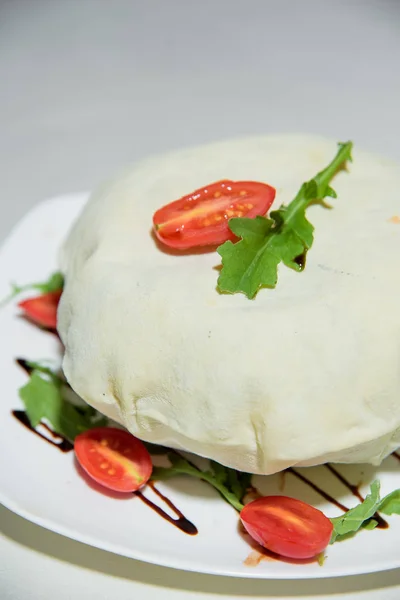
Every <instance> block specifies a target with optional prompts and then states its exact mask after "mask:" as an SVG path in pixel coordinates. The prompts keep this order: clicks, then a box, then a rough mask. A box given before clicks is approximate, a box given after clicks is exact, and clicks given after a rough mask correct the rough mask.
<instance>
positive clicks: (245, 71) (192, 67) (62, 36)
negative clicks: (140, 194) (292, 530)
mask: <svg viewBox="0 0 400 600" xmlns="http://www.w3.org/2000/svg"><path fill="white" fill-rule="evenodd" d="M399 65H400V1H399V0H302V1H300V0H281V1H279V0H264V1H262V0H241V1H239V0H231V1H228V0H214V1H212V0H147V1H146V0H142V1H140V0H125V1H121V0H47V1H45V0H0V181H1V194H0V206H1V217H0V239H2V238H4V237H5V236H6V234H7V232H8V231H9V230H10V228H11V226H12V225H13V224H14V223H16V222H17V220H18V219H19V218H20V217H21V216H22V215H23V214H24V212H26V211H27V210H28V209H29V208H30V207H31V206H33V205H34V204H35V203H37V202H39V201H40V200H42V199H44V198H46V197H50V196H54V195H57V194H63V193H65V192H71V191H80V190H85V189H90V188H92V187H93V186H94V185H96V184H97V183H98V182H99V181H101V180H102V179H104V177H107V176H108V175H110V174H112V173H113V171H115V170H116V169H118V168H119V167H121V166H124V165H126V164H127V163H131V162H133V161H135V160H136V159H138V158H140V157H142V156H144V155H146V154H149V153H152V152H159V151H163V150H167V149H170V148H177V147H180V146H183V145H188V144H195V143H200V142H205V141H210V140H214V139H219V138H223V137H227V136H233V135H236V136H237V135H244V134H252V133H258V132H270V131H273V132H279V131H304V132H316V133H322V134H325V135H329V136H333V137H334V138H335V139H342V140H344V139H348V138H351V139H353V140H355V142H356V143H358V144H360V145H362V146H364V147H366V148H369V149H372V150H375V151H377V152H380V153H385V154H387V155H389V156H392V157H397V158H398V159H400V137H399V133H400V127H399V124H400V119H399V107H400V67H399ZM377 200H378V199H377ZM1 463H2V468H7V461H6V460H5V457H2V460H1ZM27 493H29V491H27ZM0 521H1V526H2V532H3V533H2V537H1V539H0V597H1V598H2V599H3V600H11V599H13V600H16V599H18V600H25V599H27V600H36V599H37V600H39V599H40V600H48V599H50V598H55V597H56V598H57V600H67V599H70V598H71V599H72V598H74V600H76V599H77V598H78V599H79V600H80V599H81V598H85V599H88V600H90V599H91V598H93V599H96V600H106V599H111V598H112V599H118V600H125V599H128V598H129V599H132V598H134V597H140V598H142V599H143V600H147V599H151V600H153V599H154V598H163V599H165V600H170V599H171V600H178V599H181V598H185V599H186V598H187V599H188V600H190V599H191V598H197V599H205V598H208V599H212V598H220V599H222V598H235V599H238V600H240V599H241V598H254V597H271V598H280V599H288V598H313V599H314V600H322V599H328V598H330V599H333V598H336V597H338V596H339V597H340V598H343V599H349V600H350V599H354V600H355V599H358V600H378V599H379V600H382V599H388V600H395V599H396V600H398V598H399V597H400V572H399V571H390V572H386V573H377V574H371V575H366V576H363V577H346V578H340V579H329V580H318V581H317V580H315V581H300V582H293V581H286V582H285V581H246V580H236V579H228V578H223V577H221V578H220V577H212V576H205V575H198V574H189V573H183V572H181V571H174V570H169V569H164V568H160V567H155V566H151V565H146V564H143V563H139V562H136V561H133V560H128V559H125V558H122V557H118V556H115V555H112V554H109V553H107V552H103V551H100V550H97V549H94V548H90V547H87V546H84V545H83V544H79V543H77V542H74V541H71V540H68V539H66V538H63V537H61V536H59V535H56V534H54V533H51V532H48V531H46V530H44V529H41V528H40V527H38V526H36V525H33V524H31V523H29V522H27V521H25V520H24V519H22V518H20V517H18V516H16V515H13V514H12V513H10V512H9V511H8V510H6V509H5V508H0ZM377 552H379V549H377Z"/></svg>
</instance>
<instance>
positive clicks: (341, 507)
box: [287, 467, 349, 512]
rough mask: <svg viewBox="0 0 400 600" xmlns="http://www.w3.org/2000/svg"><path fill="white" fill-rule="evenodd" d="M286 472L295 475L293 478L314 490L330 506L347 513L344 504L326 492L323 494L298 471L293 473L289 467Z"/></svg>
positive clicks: (322, 491) (320, 489) (293, 470)
mask: <svg viewBox="0 0 400 600" xmlns="http://www.w3.org/2000/svg"><path fill="white" fill-rule="evenodd" d="M287 472H288V473H292V474H293V475H295V477H297V478H298V479H301V481H302V482H303V483H305V484H306V485H308V486H309V487H310V488H312V489H313V490H315V491H316V492H317V493H318V494H319V495H320V496H322V497H323V498H325V500H327V501H328V502H330V503H331V504H334V505H335V506H337V507H338V508H340V509H341V510H343V511H344V512H347V511H348V510H349V509H348V508H347V506H345V505H344V504H342V503H341V502H339V500H336V498H334V497H333V496H331V495H330V494H328V493H327V492H325V491H324V490H323V489H322V488H320V487H319V486H318V485H316V484H315V483H313V482H312V481H311V480H310V479H308V477H305V476H304V475H302V474H301V473H299V471H295V469H293V467H290V468H289V469H287Z"/></svg>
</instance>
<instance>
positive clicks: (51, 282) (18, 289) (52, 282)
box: [0, 272, 64, 308]
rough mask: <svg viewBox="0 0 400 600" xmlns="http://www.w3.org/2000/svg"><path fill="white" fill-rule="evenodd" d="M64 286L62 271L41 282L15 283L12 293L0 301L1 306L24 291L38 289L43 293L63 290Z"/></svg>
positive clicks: (12, 285) (12, 286)
mask: <svg viewBox="0 0 400 600" xmlns="http://www.w3.org/2000/svg"><path fill="white" fill-rule="evenodd" d="M63 286H64V277H63V275H62V273H59V272H56V273H53V274H52V275H51V276H50V277H49V279H48V280H47V281H43V282H41V283H28V284H26V285H16V284H15V283H12V284H11V293H10V294H9V295H8V296H7V297H6V298H4V299H3V300H1V301H0V308H2V307H3V306H5V305H6V304H7V303H8V302H11V300H13V299H14V298H15V297H16V296H19V295H20V294H22V292H27V291H29V290H36V291H38V292H40V293H41V294H49V293H50V292H57V291H58V290H62V288H63Z"/></svg>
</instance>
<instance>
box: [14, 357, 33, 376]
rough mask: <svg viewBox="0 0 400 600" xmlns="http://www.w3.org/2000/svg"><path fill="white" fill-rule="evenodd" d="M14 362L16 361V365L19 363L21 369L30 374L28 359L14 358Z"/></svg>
mask: <svg viewBox="0 0 400 600" xmlns="http://www.w3.org/2000/svg"><path fill="white" fill-rule="evenodd" d="M15 362H16V363H17V365H19V366H20V367H21V369H23V370H24V371H25V373H27V375H30V374H31V373H32V371H33V369H32V367H31V366H30V365H29V364H28V361H27V360H25V359H24V358H16V359H15Z"/></svg>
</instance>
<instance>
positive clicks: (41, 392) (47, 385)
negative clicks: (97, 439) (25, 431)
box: [19, 363, 108, 441]
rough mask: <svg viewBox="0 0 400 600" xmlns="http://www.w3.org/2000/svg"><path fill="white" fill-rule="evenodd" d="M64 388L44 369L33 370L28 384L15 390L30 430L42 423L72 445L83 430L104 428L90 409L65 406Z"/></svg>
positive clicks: (62, 383) (53, 374)
mask: <svg viewBox="0 0 400 600" xmlns="http://www.w3.org/2000/svg"><path fill="white" fill-rule="evenodd" d="M31 364H35V363H31ZM36 365H37V363H36ZM64 386H65V387H66V386H67V384H66V383H65V382H64V381H63V380H62V379H61V378H60V377H59V376H58V375H57V374H56V373H54V372H52V371H51V370H49V369H48V368H47V367H41V366H39V365H37V366H36V367H35V368H33V370H32V372H31V374H30V378H29V381H28V383H27V384H26V385H24V386H23V387H22V388H20V390H19V395H20V398H21V400H22V402H23V403H24V406H25V410H26V414H27V416H28V419H29V421H30V423H31V425H32V427H37V425H39V423H40V422H41V421H42V420H43V419H45V420H46V421H48V422H49V423H50V425H51V427H52V429H53V430H54V432H55V433H58V434H59V435H61V436H63V437H65V438H67V439H68V440H70V441H73V440H74V439H75V437H76V436H77V435H78V434H79V433H82V432H83V431H86V430H87V429H92V428H93V427H102V426H104V425H107V422H108V420H107V419H106V417H103V416H102V415H100V413H99V412H97V411H96V410H95V409H94V408H92V407H91V406H89V405H83V406H82V407H81V406H75V405H74V404H72V403H71V402H69V401H68V400H67V399H66V398H65V397H64V393H63V391H64V390H63V387H64Z"/></svg>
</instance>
